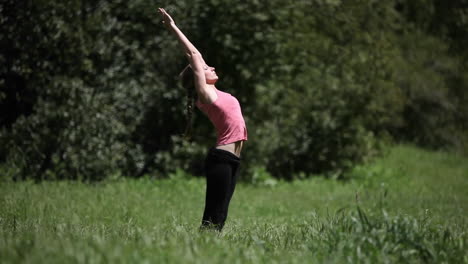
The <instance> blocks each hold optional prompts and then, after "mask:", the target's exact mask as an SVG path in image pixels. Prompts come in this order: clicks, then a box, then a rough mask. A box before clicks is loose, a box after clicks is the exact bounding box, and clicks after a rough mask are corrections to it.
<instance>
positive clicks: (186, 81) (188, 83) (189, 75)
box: [179, 64, 197, 140]
mask: <svg viewBox="0 0 468 264" xmlns="http://www.w3.org/2000/svg"><path fill="white" fill-rule="evenodd" d="M179 79H180V80H181V82H182V87H184V88H185V90H186V92H187V103H186V113H187V124H186V126H185V133H184V138H185V139H186V140H191V138H192V130H193V107H194V105H195V100H196V99H197V93H196V92H195V84H194V76H193V70H192V66H190V64H189V65H187V67H185V68H184V69H183V70H182V72H181V73H180V74H179Z"/></svg>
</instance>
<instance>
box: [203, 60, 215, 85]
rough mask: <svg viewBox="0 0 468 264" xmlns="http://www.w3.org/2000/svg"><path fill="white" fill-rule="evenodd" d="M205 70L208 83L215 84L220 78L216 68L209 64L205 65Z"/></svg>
mask: <svg viewBox="0 0 468 264" xmlns="http://www.w3.org/2000/svg"><path fill="white" fill-rule="evenodd" d="M203 69H204V70H205V79H206V83H207V84H215V83H216V81H217V80H218V75H216V72H215V68H214V67H210V66H208V65H205V66H203Z"/></svg>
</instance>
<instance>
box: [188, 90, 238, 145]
mask: <svg viewBox="0 0 468 264" xmlns="http://www.w3.org/2000/svg"><path fill="white" fill-rule="evenodd" d="M215 91H216V94H217V95H218V98H217V99H216V100H215V101H214V102H213V103H211V104H204V103H202V102H200V100H197V107H198V109H200V110H201V111H202V112H204V113H205V114H206V115H207V116H208V118H209V119H210V121H211V123H213V125H214V127H215V129H216V134H217V138H218V139H217V141H216V145H217V146H220V145H226V144H229V143H233V142H237V141H240V140H247V127H246V126H245V121H244V117H243V116H242V111H241V107H240V104H239V101H237V99H236V98H235V97H234V96H232V95H231V94H229V93H225V92H222V91H219V90H218V89H215Z"/></svg>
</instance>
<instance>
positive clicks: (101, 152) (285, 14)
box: [0, 0, 468, 180]
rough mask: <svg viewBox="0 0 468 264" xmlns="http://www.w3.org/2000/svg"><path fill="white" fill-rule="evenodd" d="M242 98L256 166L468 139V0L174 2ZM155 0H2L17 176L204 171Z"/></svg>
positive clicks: (223, 82)
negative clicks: (387, 143)
mask: <svg viewBox="0 0 468 264" xmlns="http://www.w3.org/2000/svg"><path fill="white" fill-rule="evenodd" d="M157 4H158V5H161V6H163V7H166V8H167V9H168V11H169V12H170V13H171V14H172V15H173V16H174V18H175V20H176V22H177V24H178V25H179V27H180V28H181V29H182V30H183V31H184V32H185V33H186V34H187V35H188V37H189V38H190V39H191V40H192V41H193V42H194V44H195V45H196V46H197V47H199V49H200V50H201V52H202V53H203V54H204V57H205V59H206V61H207V62H208V63H209V64H210V65H213V66H215V67H216V70H217V72H218V75H219V76H221V79H220V81H219V82H218V87H219V88H220V89H221V90H225V91H227V92H230V93H232V94H234V95H235V96H236V97H237V98H239V101H240V102H241V105H242V107H243V112H244V115H245V118H246V122H247V126H248V130H249V141H248V143H247V144H246V146H245V151H244V153H243V156H244V160H245V166H246V167H245V171H246V172H248V173H244V174H243V175H244V177H247V178H254V176H255V175H258V174H259V173H260V174H265V175H268V174H273V175H274V176H276V177H281V178H289V179H290V178H297V177H304V176H308V175H311V174H314V173H323V172H327V173H328V174H327V175H336V176H342V175H344V174H343V172H344V171H346V170H347V169H349V168H350V167H352V166H353V165H354V164H358V163H360V162H363V161H366V160H368V159H369V158H370V157H372V156H374V155H375V154H376V153H378V151H379V146H380V145H381V143H382V142H384V140H387V139H391V138H394V139H396V140H405V141H412V142H415V143H418V144H420V145H422V146H426V147H435V148H445V147H450V148H456V149H457V150H460V151H466V150H467V142H468V135H467V131H468V129H467V127H466V124H468V92H467V91H468V89H467V85H468V71H467V66H468V60H467V58H468V52H467V51H466V49H465V48H464V47H466V39H467V36H468V34H467V28H468V26H467V23H468V22H466V21H468V19H467V18H468V13H467V12H468V9H467V5H466V1H465V0H458V1H455V0H453V1H442V0H418V1H410V0H392V1H372V0H347V1H340V0H336V1H332V0H314V1H287V0H272V1H254V0H252V1H244V2H243V3H238V1H217V0H211V1H200V0H190V1H189V0H187V1H185V0H184V1H182V0H181V1H177V2H176V3H173V1H162V2H159V3H157ZM156 7H158V6H156V3H151V2H148V1H143V0H136V1H131V2H128V1H121V0H117V1H105V0H101V1H87V0H66V1H13V0H5V1H2V3H1V4H0V12H1V16H0V25H1V27H2V31H1V32H0V41H1V42H0V45H1V53H0V88H1V89H0V162H2V163H6V164H7V165H6V166H7V167H9V168H12V169H13V170H12V171H13V172H12V175H14V176H15V177H17V178H27V177H32V178H34V179H36V180H41V179H50V178H59V179H63V178H71V179H77V178H81V179H89V180H97V179H101V178H103V177H106V176H105V175H113V176H118V175H128V176H133V177H138V176H141V175H144V174H147V173H151V174H152V175H156V177H163V176H159V175H167V172H173V171H175V170H176V169H182V170H186V171H190V172H191V173H193V174H200V173H201V171H202V160H203V156H204V153H205V152H206V150H207V148H208V147H209V146H211V145H212V144H213V142H214V141H215V139H214V132H213V129H212V127H211V125H210V124H209V122H208V120H207V118H205V117H204V116H203V115H202V114H200V113H198V114H197V115H196V117H195V124H194V126H195V128H194V131H195V137H194V140H193V142H186V141H183V140H182V137H181V136H180V134H182V133H183V129H184V127H185V116H184V109H185V107H184V104H185V91H184V90H183V89H181V88H180V85H179V83H178V80H177V75H178V73H179V71H180V70H181V69H182V68H183V67H184V65H185V64H186V63H187V62H186V59H185V58H184V56H183V54H182V53H181V50H180V48H179V47H178V46H177V42H176V40H175V39H174V37H173V36H171V35H169V33H168V32H167V31H166V30H165V28H164V27H163V26H162V25H161V23H160V19H159V17H158V15H157V14H156V11H155V10H156Z"/></svg>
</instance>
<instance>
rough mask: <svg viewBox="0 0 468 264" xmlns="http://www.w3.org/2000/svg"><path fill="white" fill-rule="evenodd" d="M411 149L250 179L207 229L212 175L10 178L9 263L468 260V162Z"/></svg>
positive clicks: (0, 203)
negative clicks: (342, 167)
mask: <svg viewBox="0 0 468 264" xmlns="http://www.w3.org/2000/svg"><path fill="white" fill-rule="evenodd" d="M466 161H467V160H466V159H465V158H462V157H457V156H453V155H451V154H447V153H431V152H426V151H422V150H418V149H415V148H411V147H407V146H399V147H396V148H394V149H392V150H391V151H390V152H389V155H388V156H386V157H385V158H382V159H380V160H378V161H376V162H374V163H373V164H370V165H367V166H361V167H358V168H356V169H355V170H354V171H353V172H352V174H353V175H352V176H353V177H354V178H355V180H351V181H348V182H336V181H331V180H325V179H322V178H314V179H312V180H307V181H296V182H292V183H286V182H278V184H276V185H274V186H263V187H262V186H250V185H244V184H240V185H239V186H238V187H237V190H236V194H235V196H234V199H233V201H232V205H231V208H230V216H229V219H228V222H227V224H226V227H225V230H224V231H223V232H222V233H221V234H218V233H214V232H199V231H198V225H199V222H200V218H201V213H202V210H203V202H204V188H205V187H204V181H203V179H193V178H183V177H179V178H177V177H176V178H175V179H171V180H160V181H153V180H150V179H148V178H146V179H140V180H118V181H108V182H104V183H99V184H95V185H89V184H82V183H77V182H44V183H40V184H34V183H32V182H19V183H13V182H8V181H3V182H1V187H0V262H1V263H304V262H306V261H307V262H311V263H314V262H315V263H468V253H467V252H468V250H467V249H468V247H467V243H468V234H467V231H468V228H467V218H466V217H467V212H468V211H467V209H468V208H467V204H468V197H467V192H466V190H468V188H467V187H468V186H467V185H468V182H467V181H468V163H467V162H466Z"/></svg>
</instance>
